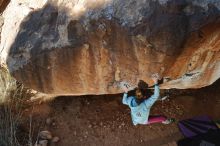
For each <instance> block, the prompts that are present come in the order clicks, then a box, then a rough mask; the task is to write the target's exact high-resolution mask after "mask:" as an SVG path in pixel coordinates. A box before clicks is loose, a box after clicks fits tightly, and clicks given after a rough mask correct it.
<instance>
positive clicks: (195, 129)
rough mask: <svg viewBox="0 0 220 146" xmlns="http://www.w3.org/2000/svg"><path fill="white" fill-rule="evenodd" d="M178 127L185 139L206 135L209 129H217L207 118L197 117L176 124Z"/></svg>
mask: <svg viewBox="0 0 220 146" xmlns="http://www.w3.org/2000/svg"><path fill="white" fill-rule="evenodd" d="M178 126H179V128H180V131H181V132H182V133H183V135H184V136H185V137H192V136H196V135H199V134H201V133H206V132H208V130H210V129H218V127H217V126H216V125H215V123H214V122H213V121H212V120H211V118H210V117H208V116H198V117H194V118H192V119H186V120H182V121H180V122H179V123H178Z"/></svg>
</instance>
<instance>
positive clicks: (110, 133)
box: [23, 80, 220, 146]
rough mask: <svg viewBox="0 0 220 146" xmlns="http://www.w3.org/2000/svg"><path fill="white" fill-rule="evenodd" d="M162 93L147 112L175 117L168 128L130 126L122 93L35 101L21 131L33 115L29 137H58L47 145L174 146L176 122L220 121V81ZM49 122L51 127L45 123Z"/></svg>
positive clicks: (161, 125) (176, 136) (176, 135)
mask: <svg viewBox="0 0 220 146" xmlns="http://www.w3.org/2000/svg"><path fill="white" fill-rule="evenodd" d="M161 92H162V94H166V95H167V94H169V95H170V97H169V98H168V99H166V100H165V101H157V102H156V104H155V105H154V106H153V107H152V110H151V114H152V115H166V116H167V117H172V118H175V119H176V122H175V123H172V124H170V125H163V124H152V125H148V126H147V125H138V126H133V125H132V122H131V117H130V110H129V108H128V107H127V106H125V105H123V104H122V103H121V100H122V94H118V95H103V96H81V97H57V98H55V99H54V100H51V101H49V102H45V103H40V104H39V103H38V102H37V103H36V102H35V103H34V104H33V105H32V106H29V107H28V108H27V109H26V110H25V114H24V115H25V118H24V124H23V130H24V131H26V132H27V131H28V130H29V124H30V115H32V130H33V133H35V134H34V135H33V137H35V138H36V133H37V132H38V131H40V130H49V131H51V132H52V134H53V135H54V136H58V137H59V138H60V141H59V142H58V143H56V144H54V143H53V144H50V145H51V146H81V145H82V146H93V145H94V146H122V145H126V146H133V145H140V146H141V145H143V146H161V145H164V146H173V145H175V141H177V140H179V139H181V138H183V136H182V134H181V133H180V132H179V129H178V127H177V123H178V121H179V120H181V119H185V118H190V117H193V116H199V115H209V116H211V117H212V118H213V119H220V80H219V81H217V82H216V83H215V84H214V85H212V86H210V87H206V88H202V89H197V90H166V91H164V90H163V91H161ZM48 118H49V119H51V120H52V124H51V125H48V124H46V123H45V121H46V119H48ZM24 127H25V128H24ZM27 127H28V128H27ZM34 140H35V139H33V141H34Z"/></svg>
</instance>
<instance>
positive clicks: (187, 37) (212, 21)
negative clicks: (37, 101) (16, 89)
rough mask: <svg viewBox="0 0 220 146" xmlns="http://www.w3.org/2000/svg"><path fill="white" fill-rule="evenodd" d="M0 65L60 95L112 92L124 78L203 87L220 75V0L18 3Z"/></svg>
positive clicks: (8, 13) (9, 14) (8, 15)
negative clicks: (154, 78)
mask: <svg viewBox="0 0 220 146" xmlns="http://www.w3.org/2000/svg"><path fill="white" fill-rule="evenodd" d="M3 16H4V19H5V22H4V25H3V28H2V34H1V36H2V38H1V46H0V49H1V63H2V64H7V66H8V69H9V70H10V72H11V74H12V75H13V76H14V77H15V78H16V79H17V80H19V81H21V82H22V83H23V84H25V85H26V86H28V87H30V88H33V89H35V90H38V91H41V92H44V93H48V94H56V95H83V94H112V93H118V92H121V90H120V88H118V84H119V83H120V81H126V82H129V83H130V84H131V85H133V86H135V85H136V84H137V83H138V81H139V80H144V81H146V82H148V83H149V84H152V82H151V80H150V75H151V74H152V73H155V72H158V73H160V74H161V75H162V76H164V77H166V79H167V82H166V83H164V84H163V85H161V87H162V88H180V89H184V88H200V87H203V86H207V85H210V84H212V83H213V82H214V81H216V80H217V79H218V78H219V77H220V52H219V50H220V19H219V16H220V1H219V0H126V1H125V0H80V1H78V0H72V1H69V0H57V1H56V0H51V1H49V0H38V1H34V0H31V1H30V0H26V1H22V2H19V1H18V0H12V1H11V2H10V3H9V5H8V7H7V8H6V10H5V11H4V14H3Z"/></svg>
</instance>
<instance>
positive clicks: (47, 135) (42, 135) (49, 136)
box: [39, 130, 52, 140]
mask: <svg viewBox="0 0 220 146" xmlns="http://www.w3.org/2000/svg"><path fill="white" fill-rule="evenodd" d="M39 137H40V138H41V139H45V140H50V139H52V134H51V132H49V131H46V130H45V131H41V132H40V133H39Z"/></svg>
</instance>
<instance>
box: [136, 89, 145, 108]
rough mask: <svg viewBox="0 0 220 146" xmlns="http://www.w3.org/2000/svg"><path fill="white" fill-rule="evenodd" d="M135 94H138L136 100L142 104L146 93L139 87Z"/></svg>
mask: <svg viewBox="0 0 220 146" xmlns="http://www.w3.org/2000/svg"><path fill="white" fill-rule="evenodd" d="M135 95H136V98H135V101H136V103H137V104H138V105H139V104H141V103H142V102H143V101H144V93H143V90H141V89H139V88H137V89H136V90H135Z"/></svg>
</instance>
